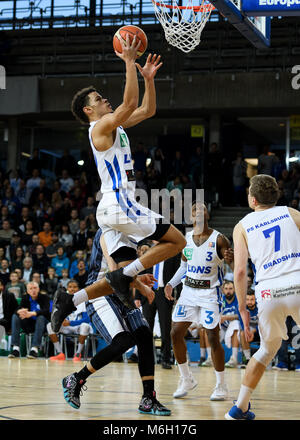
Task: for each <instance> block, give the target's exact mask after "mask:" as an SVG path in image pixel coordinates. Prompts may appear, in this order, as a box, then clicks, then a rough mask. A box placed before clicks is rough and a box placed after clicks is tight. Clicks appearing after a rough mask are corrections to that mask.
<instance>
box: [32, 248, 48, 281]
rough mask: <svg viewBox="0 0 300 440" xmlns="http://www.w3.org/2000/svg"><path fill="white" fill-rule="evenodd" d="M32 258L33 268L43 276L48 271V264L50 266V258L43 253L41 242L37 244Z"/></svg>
mask: <svg viewBox="0 0 300 440" xmlns="http://www.w3.org/2000/svg"><path fill="white" fill-rule="evenodd" d="M32 260H33V269H34V270H35V271H37V272H39V273H40V274H42V275H43V276H44V277H45V276H46V273H47V271H48V266H50V260H49V258H48V257H47V255H45V249H44V246H42V245H41V244H38V245H37V247H36V254H34V255H33V256H32Z"/></svg>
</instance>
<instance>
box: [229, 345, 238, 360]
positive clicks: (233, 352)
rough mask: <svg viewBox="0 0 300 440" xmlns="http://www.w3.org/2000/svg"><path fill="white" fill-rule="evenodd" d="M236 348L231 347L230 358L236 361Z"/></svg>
mask: <svg viewBox="0 0 300 440" xmlns="http://www.w3.org/2000/svg"><path fill="white" fill-rule="evenodd" d="M238 350H239V348H238V347H232V355H231V357H232V358H233V359H234V360H235V361H236V360H237V355H238Z"/></svg>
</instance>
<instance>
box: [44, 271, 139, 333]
mask: <svg viewBox="0 0 300 440" xmlns="http://www.w3.org/2000/svg"><path fill="white" fill-rule="evenodd" d="M105 279H106V281H107V282H108V283H109V284H110V286H111V288H112V289H113V290H114V293H115V294H116V296H117V297H118V298H119V300H120V301H121V302H122V303H123V304H124V305H125V306H126V307H128V309H136V306H135V304H134V299H133V295H132V292H131V290H130V286H129V285H130V283H131V282H132V281H133V278H132V277H129V276H127V275H124V274H123V267H121V268H120V269H117V270H114V271H113V272H107V274H106V275H105ZM53 330H54V329H53Z"/></svg>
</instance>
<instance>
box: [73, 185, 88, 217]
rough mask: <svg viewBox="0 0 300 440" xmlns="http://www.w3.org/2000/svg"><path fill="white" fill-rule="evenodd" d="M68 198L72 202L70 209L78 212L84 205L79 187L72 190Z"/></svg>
mask: <svg viewBox="0 0 300 440" xmlns="http://www.w3.org/2000/svg"><path fill="white" fill-rule="evenodd" d="M70 198H71V201H72V207H73V208H75V209H77V211H78V212H80V211H81V209H82V208H83V206H84V203H85V199H84V197H83V196H82V192H81V189H80V188H79V187H77V188H74V189H73V191H72V193H71V195H70Z"/></svg>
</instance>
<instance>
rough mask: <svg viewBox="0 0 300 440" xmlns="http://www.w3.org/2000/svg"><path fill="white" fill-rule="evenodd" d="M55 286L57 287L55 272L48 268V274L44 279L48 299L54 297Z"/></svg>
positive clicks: (52, 268)
mask: <svg viewBox="0 0 300 440" xmlns="http://www.w3.org/2000/svg"><path fill="white" fill-rule="evenodd" d="M57 286H58V276H57V274H56V272H55V269H54V267H48V274H47V277H46V279H45V288H46V292H47V295H48V296H49V297H50V298H53V297H54V294H55V292H56V290H57Z"/></svg>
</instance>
